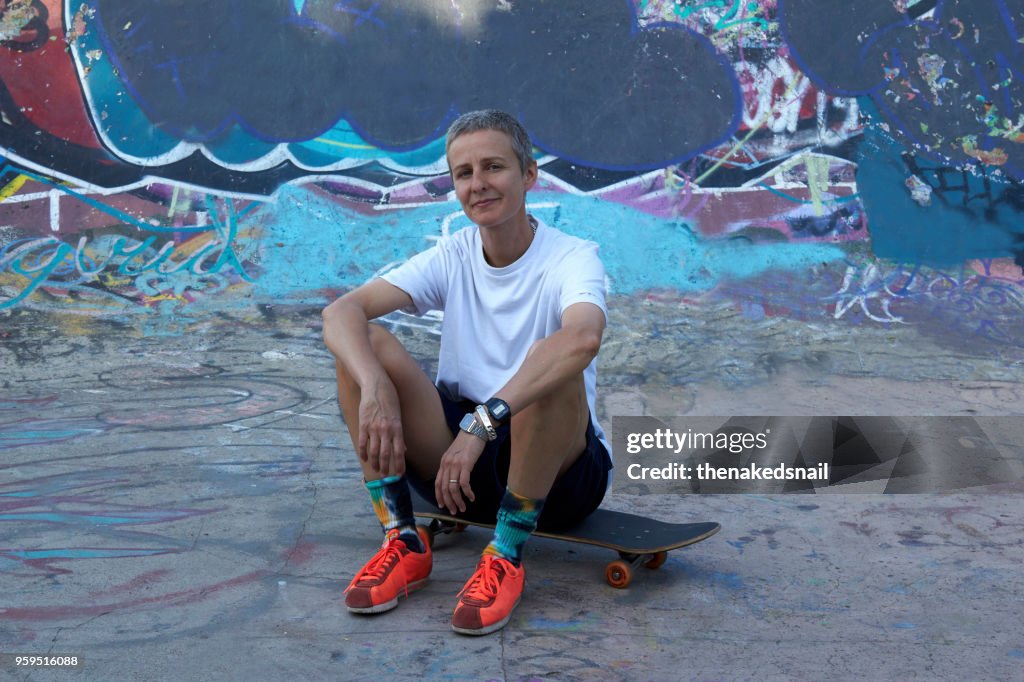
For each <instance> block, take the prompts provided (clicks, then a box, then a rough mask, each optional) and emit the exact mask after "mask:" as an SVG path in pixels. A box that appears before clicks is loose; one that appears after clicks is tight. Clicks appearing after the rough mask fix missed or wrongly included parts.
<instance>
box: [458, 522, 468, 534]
mask: <svg viewBox="0 0 1024 682" xmlns="http://www.w3.org/2000/svg"><path fill="white" fill-rule="evenodd" d="M467 528H469V525H467V524H465V523H456V524H455V532H456V533H461V532H463V531H465V530H466V529H467Z"/></svg>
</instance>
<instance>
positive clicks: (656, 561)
mask: <svg viewBox="0 0 1024 682" xmlns="http://www.w3.org/2000/svg"><path fill="white" fill-rule="evenodd" d="M667 560H668V552H656V553H655V554H654V556H652V557H651V558H650V559H648V560H647V563H645V564H644V566H646V567H647V568H650V569H652V570H653V569H655V568H658V567H659V566H661V565H662V564H663V563H665V561H667Z"/></svg>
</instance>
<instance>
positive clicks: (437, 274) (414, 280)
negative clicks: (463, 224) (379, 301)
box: [381, 242, 449, 315]
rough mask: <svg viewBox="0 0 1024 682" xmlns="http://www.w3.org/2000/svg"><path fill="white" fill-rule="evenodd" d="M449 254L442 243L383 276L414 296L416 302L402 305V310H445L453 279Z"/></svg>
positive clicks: (413, 300) (409, 311) (419, 312)
mask: <svg viewBox="0 0 1024 682" xmlns="http://www.w3.org/2000/svg"><path fill="white" fill-rule="evenodd" d="M447 255H448V254H447V249H445V248H444V244H442V243H441V242H438V243H437V244H436V245H434V246H433V247H431V248H429V249H427V250H426V251H423V252H421V253H418V254H416V255H415V256H413V257H412V258H410V259H409V260H408V261H406V262H405V263H402V264H401V265H399V266H398V267H396V268H395V269H394V270H389V271H388V272H386V273H384V274H383V275H381V279H383V280H384V281H385V282H388V283H390V284H393V285H395V286H396V287H398V288H399V289H401V290H402V291H404V292H405V293H407V294H409V297H410V298H412V305H411V306H407V307H405V308H402V312H406V313H410V314H413V315H423V314H424V313H428V312H430V311H431V310H442V309H444V301H445V295H446V294H447V291H448V288H447V283H448V282H449V277H448V267H447V265H448V258H447Z"/></svg>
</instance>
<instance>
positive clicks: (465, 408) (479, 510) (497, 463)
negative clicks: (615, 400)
mask: <svg viewBox="0 0 1024 682" xmlns="http://www.w3.org/2000/svg"><path fill="white" fill-rule="evenodd" d="M438 395H440V397H441V405H442V406H443V407H444V416H445V420H446V421H447V422H448V428H449V429H451V432H452V435H453V436H456V435H458V433H459V422H460V421H462V418H463V417H464V416H465V415H466V413H467V412H472V411H473V409H474V408H476V403H474V402H472V401H469V400H462V401H453V400H451V399H450V398H448V397H447V396H445V395H444V394H443V393H442V392H441V391H438ZM497 431H498V437H497V438H496V439H495V440H492V441H490V442H488V443H487V445H485V446H484V451H483V453H482V454H481V455H480V459H479V460H477V463H476V466H474V467H473V472H472V474H470V478H469V484H470V486H471V487H472V488H473V494H474V495H476V500H475V501H473V502H470V501H469V500H466V511H465V512H463V513H460V514H458V516H462V517H465V518H466V519H468V520H471V521H479V522H483V523H494V521H495V518H496V517H497V514H498V506H499V505H500V504H501V498H502V497H504V495H505V488H506V487H507V485H508V467H509V461H510V458H511V453H512V434H511V428H510V427H509V425H508V424H504V425H502V426H500V427H498V430H497ZM611 468H612V460H611V457H610V456H609V455H608V451H607V450H606V449H605V447H604V445H603V444H602V443H601V441H600V440H598V438H597V435H596V434H595V433H594V421H593V419H592V418H590V419H588V421H587V445H586V448H584V450H583V454H581V455H580V456H579V459H577V460H576V461H575V462H573V464H572V466H571V467H569V470H568V471H566V472H565V473H564V474H562V475H561V476H559V477H558V478H557V479H556V480H555V483H554V485H553V486H552V487H551V492H550V493H549V494H548V497H547V500H546V501H545V502H544V510H543V511H542V512H541V515H540V520H539V522H538V524H537V528H538V529H539V530H547V531H557V530H560V529H563V528H568V527H570V526H574V525H576V524H577V523H579V522H580V521H582V520H583V518H584V517H586V516H587V515H588V514H590V513H591V512H592V511H594V510H595V509H597V507H598V505H599V504H601V500H603V499H604V494H605V490H606V489H607V488H608V472H609V470H611ZM407 475H408V480H409V483H410V485H412V487H413V488H414V489H415V490H416V492H417V493H419V495H420V496H421V497H423V498H424V499H425V500H427V501H428V502H432V503H434V504H436V503H437V500H436V498H435V496H434V480H433V479H431V480H429V481H424V480H422V479H420V478H419V477H417V476H416V475H415V474H414V473H413V472H412V471H410V470H407Z"/></svg>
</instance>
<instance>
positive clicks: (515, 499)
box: [484, 488, 544, 566]
mask: <svg viewBox="0 0 1024 682" xmlns="http://www.w3.org/2000/svg"><path fill="white" fill-rule="evenodd" d="M543 509H544V500H543V499H540V500H531V499H530V498H529V497H523V496H522V495H517V494H515V493H514V492H512V490H511V489H510V488H505V496H504V497H502V498H501V506H500V507H499V508H498V524H497V526H495V528H494V539H493V540H491V544H489V545H487V547H486V549H484V554H490V555H491V556H499V557H502V558H503V559H508V560H509V561H511V562H512V563H513V564H515V565H516V566H518V565H519V564H520V563H521V562H522V560H523V545H525V544H526V540H527V539H528V538H529V537H530V534H531V533H533V531H534V530H536V529H537V519H539V518H540V513H541V510H543Z"/></svg>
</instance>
